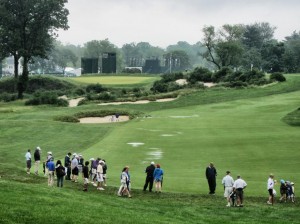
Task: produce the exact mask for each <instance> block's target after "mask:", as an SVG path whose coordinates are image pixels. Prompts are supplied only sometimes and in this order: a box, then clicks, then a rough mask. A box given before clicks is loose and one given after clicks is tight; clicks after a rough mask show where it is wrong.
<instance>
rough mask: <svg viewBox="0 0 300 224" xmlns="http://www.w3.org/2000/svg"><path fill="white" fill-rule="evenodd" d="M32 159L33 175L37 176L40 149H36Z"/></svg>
mask: <svg viewBox="0 0 300 224" xmlns="http://www.w3.org/2000/svg"><path fill="white" fill-rule="evenodd" d="M33 157H34V174H35V175H38V174H39V166H40V162H41V148H40V147H39V146H38V147H36V149H35V152H34V154H33Z"/></svg>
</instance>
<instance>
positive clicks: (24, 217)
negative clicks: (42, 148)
mask: <svg viewBox="0 0 300 224" xmlns="http://www.w3.org/2000/svg"><path fill="white" fill-rule="evenodd" d="M33 181H34V180H33ZM81 187H82V186H81V185H80V184H72V183H70V182H66V183H65V186H64V188H62V189H60V188H56V187H52V188H50V187H47V186H46V184H45V183H43V184H31V183H18V182H13V184H12V182H11V181H7V180H0V192H1V195H5V197H3V198H2V199H1V205H2V206H1V208H2V209H1V210H0V222H1V223H82V222H88V223H89V222H92V221H94V220H97V222H100V223H117V222H122V223H152V222H156V223H299V213H298V212H297V211H298V209H299V206H298V203H297V204H292V203H286V204H276V205H274V206H267V205H266V204H265V198H257V197H255V198H253V197H247V194H246V195H245V196H246V197H245V207H243V208H234V207H232V208H227V207H225V206H224V204H226V202H225V200H224V199H223V198H221V197H217V196H208V195H198V194H197V195H190V194H173V193H162V194H155V193H152V194H150V193H144V192H142V191H139V190H133V192H132V194H133V198H132V199H128V198H119V197H117V196H116V188H107V189H106V191H105V192H99V191H96V190H95V189H94V188H92V189H91V188H90V190H89V192H82V191H81V189H82V188H81Z"/></svg>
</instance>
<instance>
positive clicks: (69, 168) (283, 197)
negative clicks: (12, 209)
mask: <svg viewBox="0 0 300 224" xmlns="http://www.w3.org/2000/svg"><path fill="white" fill-rule="evenodd" d="M25 158H26V166H27V174H30V169H31V151H30V149H28V151H27V153H26V155H25ZM40 162H41V148H40V147H39V146H38V147H36V150H35V152H34V174H35V175H38V172H39V166H40ZM107 169H108V166H107V163H106V161H105V160H104V159H101V158H96V159H94V158H91V159H89V161H84V158H83V156H82V155H81V154H77V153H73V154H72V153H70V152H69V153H68V154H67V155H66V156H65V159H64V164H62V161H61V160H57V161H56V164H55V163H54V157H53V155H52V152H47V156H46V158H45V160H44V161H43V173H44V175H45V176H48V186H53V184H54V177H55V176H56V179H57V187H63V183H64V180H70V181H72V182H75V183H77V182H78V176H79V175H80V174H81V175H82V178H83V191H88V185H89V184H91V185H92V186H94V187H96V188H97V190H100V191H103V190H105V187H106V186H107V183H106V181H107V176H106V175H107ZM145 173H146V180H145V184H144V187H143V190H144V191H146V190H147V189H148V190H149V192H152V189H153V185H154V184H155V192H157V193H161V191H162V184H163V176H164V171H163V169H161V167H160V164H155V163H154V162H151V163H150V164H149V166H147V167H146V169H145ZM205 175H206V179H207V182H208V186H209V194H211V195H214V194H215V190H216V177H217V170H216V168H215V166H214V164H213V163H212V162H211V163H209V165H208V166H207V168H206V171H205ZM120 182H121V185H120V188H119V190H118V192H117V195H118V196H127V197H129V198H131V194H130V191H131V182H130V173H129V167H128V166H125V167H124V168H123V169H122V172H121V175H120ZM275 184H276V180H274V175H273V174H270V175H269V179H268V181H267V190H268V194H269V198H268V201H267V204H270V205H273V204H274V201H275V200H274V199H275V196H276V191H275V189H274V187H275ZM222 185H223V186H224V197H225V198H226V201H227V204H226V206H227V207H232V206H237V207H243V201H244V190H245V188H246V187H247V183H246V182H245V180H243V179H242V178H241V176H240V175H238V176H237V179H236V180H234V179H233V178H232V176H231V173H230V171H227V172H226V175H225V176H224V177H223V179H222ZM287 200H290V201H291V202H295V187H294V183H293V182H291V181H284V180H283V179H281V180H280V199H279V201H280V202H287Z"/></svg>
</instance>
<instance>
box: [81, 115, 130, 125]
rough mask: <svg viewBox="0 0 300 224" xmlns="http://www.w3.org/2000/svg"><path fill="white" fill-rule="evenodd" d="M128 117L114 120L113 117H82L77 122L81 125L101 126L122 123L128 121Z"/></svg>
mask: <svg viewBox="0 0 300 224" xmlns="http://www.w3.org/2000/svg"><path fill="white" fill-rule="evenodd" d="M128 120H129V116H119V119H118V120H116V118H115V116H114V115H110V116H105V117H84V118H80V119H79V122H80V123H82V124H103V123H111V122H124V121H128Z"/></svg>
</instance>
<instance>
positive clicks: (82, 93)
mask: <svg viewBox="0 0 300 224" xmlns="http://www.w3.org/2000/svg"><path fill="white" fill-rule="evenodd" d="M74 94H76V95H77V96H82V95H84V94H85V90H84V89H83V88H76V89H75V90H74Z"/></svg>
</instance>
